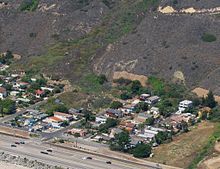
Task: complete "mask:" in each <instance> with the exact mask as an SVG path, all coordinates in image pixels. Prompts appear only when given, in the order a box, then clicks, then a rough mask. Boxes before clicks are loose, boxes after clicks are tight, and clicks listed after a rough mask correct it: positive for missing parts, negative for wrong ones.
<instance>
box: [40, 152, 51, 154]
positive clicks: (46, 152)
mask: <svg viewBox="0 0 220 169" xmlns="http://www.w3.org/2000/svg"><path fill="white" fill-rule="evenodd" d="M40 153H41V154H49V153H48V152H45V151H41V152H40Z"/></svg>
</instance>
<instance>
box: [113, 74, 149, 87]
mask: <svg viewBox="0 0 220 169" xmlns="http://www.w3.org/2000/svg"><path fill="white" fill-rule="evenodd" d="M120 78H124V79H129V80H139V81H140V82H141V85H142V86H146V82H147V79H148V78H147V76H144V75H137V74H133V73H128V72H126V71H122V72H114V75H113V79H120Z"/></svg>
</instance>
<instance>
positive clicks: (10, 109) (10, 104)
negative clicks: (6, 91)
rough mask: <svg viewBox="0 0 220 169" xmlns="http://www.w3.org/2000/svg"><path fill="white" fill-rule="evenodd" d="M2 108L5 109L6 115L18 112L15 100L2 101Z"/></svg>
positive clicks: (0, 105)
mask: <svg viewBox="0 0 220 169" xmlns="http://www.w3.org/2000/svg"><path fill="white" fill-rule="evenodd" d="M0 107H2V108H3V113H4V114H13V113H15V111H16V105H15V102H14V101H13V100H10V99H5V100H1V101H0Z"/></svg>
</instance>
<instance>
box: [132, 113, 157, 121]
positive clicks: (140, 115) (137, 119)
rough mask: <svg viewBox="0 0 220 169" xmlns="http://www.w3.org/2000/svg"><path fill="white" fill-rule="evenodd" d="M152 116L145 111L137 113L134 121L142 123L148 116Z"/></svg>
mask: <svg viewBox="0 0 220 169" xmlns="http://www.w3.org/2000/svg"><path fill="white" fill-rule="evenodd" d="M151 117H153V115H151V114H148V113H146V112H144V113H139V114H138V116H137V117H136V118H135V122H136V123H143V122H145V121H146V120H147V119H148V118H151Z"/></svg>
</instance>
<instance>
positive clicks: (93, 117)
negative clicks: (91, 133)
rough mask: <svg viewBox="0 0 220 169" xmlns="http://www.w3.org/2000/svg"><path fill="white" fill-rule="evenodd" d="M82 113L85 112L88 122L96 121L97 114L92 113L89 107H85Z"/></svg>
mask: <svg viewBox="0 0 220 169" xmlns="http://www.w3.org/2000/svg"><path fill="white" fill-rule="evenodd" d="M82 113H83V114H84V117H85V121H86V122H88V121H95V116H94V115H93V114H92V112H91V111H89V110H87V109H84V110H83V112H82Z"/></svg>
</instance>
